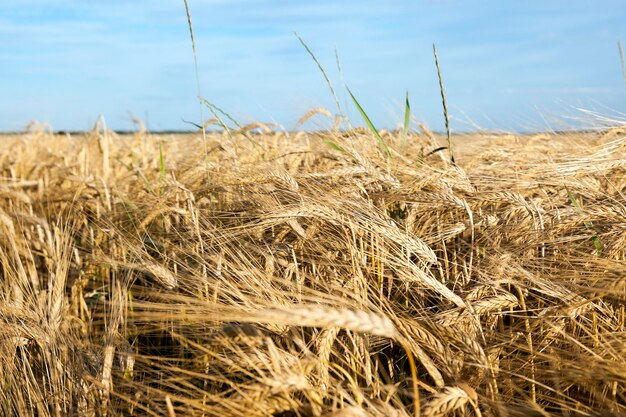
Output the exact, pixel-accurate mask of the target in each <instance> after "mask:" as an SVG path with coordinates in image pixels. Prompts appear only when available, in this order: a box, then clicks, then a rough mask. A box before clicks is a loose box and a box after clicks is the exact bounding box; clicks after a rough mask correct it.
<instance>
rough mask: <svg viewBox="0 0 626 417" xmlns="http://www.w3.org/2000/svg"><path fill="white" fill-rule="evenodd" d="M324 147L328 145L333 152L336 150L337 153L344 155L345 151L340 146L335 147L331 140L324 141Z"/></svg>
mask: <svg viewBox="0 0 626 417" xmlns="http://www.w3.org/2000/svg"><path fill="white" fill-rule="evenodd" d="M326 145H328V146H329V147H330V148H331V149H334V150H336V151H338V152H341V153H346V150H345V149H344V148H342V147H341V146H339V145H337V144H336V143H335V142H333V141H332V140H327V141H326Z"/></svg>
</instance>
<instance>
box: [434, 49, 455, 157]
mask: <svg viewBox="0 0 626 417" xmlns="http://www.w3.org/2000/svg"><path fill="white" fill-rule="evenodd" d="M433 55H434V56H435V66H436V67H437V77H438V78H439V92H440V93H441V104H442V105H443V117H444V119H445V122H446V135H447V138H448V153H449V154H450V163H452V165H456V162H455V160H454V153H453V152H452V133H451V130H450V114H449V113H448V103H447V101H446V90H445V89H444V88H443V77H442V76H441V68H440V67H439V57H438V56H437V47H435V44H434V43H433Z"/></svg>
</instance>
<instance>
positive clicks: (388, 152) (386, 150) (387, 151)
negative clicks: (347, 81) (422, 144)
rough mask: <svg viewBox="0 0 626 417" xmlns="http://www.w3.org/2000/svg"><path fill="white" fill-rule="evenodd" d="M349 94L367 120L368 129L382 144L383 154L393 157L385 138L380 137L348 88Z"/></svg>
mask: <svg viewBox="0 0 626 417" xmlns="http://www.w3.org/2000/svg"><path fill="white" fill-rule="evenodd" d="M346 88H347V87H346ZM348 93H349V94H350V97H351V98H352V101H353V102H354V105H355V106H356V108H357V109H358V110H359V113H361V116H362V117H363V120H365V123H366V124H367V127H369V128H370V130H371V131H372V133H373V134H374V136H375V137H376V139H377V140H378V143H379V144H380V147H381V148H383V152H384V153H385V155H386V156H391V152H390V151H389V147H387V144H386V143H385V141H384V140H383V138H382V137H381V136H380V133H378V130H377V129H376V127H374V124H373V123H372V121H371V120H370V118H369V117H368V116H367V113H365V110H363V107H361V105H360V104H359V102H358V101H357V99H356V97H354V94H352V91H350V89H349V88H348Z"/></svg>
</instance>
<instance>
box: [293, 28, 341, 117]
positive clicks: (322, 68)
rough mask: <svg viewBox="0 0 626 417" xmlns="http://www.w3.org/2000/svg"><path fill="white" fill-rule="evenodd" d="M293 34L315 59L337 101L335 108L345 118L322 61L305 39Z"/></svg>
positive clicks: (295, 33)
mask: <svg viewBox="0 0 626 417" xmlns="http://www.w3.org/2000/svg"><path fill="white" fill-rule="evenodd" d="M293 34H294V35H296V38H298V40H299V41H300V43H301V44H302V46H304V49H306V51H307V52H308V53H309V55H310V56H311V58H313V61H315V63H316V64H317V68H319V70H320V71H321V73H322V75H323V76H324V79H325V80H326V84H328V88H329V89H330V92H331V93H332V95H333V98H334V99H335V106H337V111H338V112H339V114H340V115H341V116H343V111H342V110H341V106H340V105H339V99H338V98H337V94H336V93H335V88H334V87H333V83H332V82H331V81H330V78H328V75H327V74H326V71H325V70H324V67H323V66H322V64H321V63H320V61H319V60H318V59H317V57H316V56H315V54H314V53H313V51H311V48H309V46H308V45H307V44H306V43H305V42H304V39H302V38H301V37H300V35H298V32H293Z"/></svg>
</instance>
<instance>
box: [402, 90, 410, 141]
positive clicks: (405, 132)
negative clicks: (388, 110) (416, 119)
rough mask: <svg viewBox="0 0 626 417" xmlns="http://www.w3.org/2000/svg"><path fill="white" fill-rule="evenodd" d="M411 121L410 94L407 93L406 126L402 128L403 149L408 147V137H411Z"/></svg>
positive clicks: (405, 105) (405, 104)
mask: <svg viewBox="0 0 626 417" xmlns="http://www.w3.org/2000/svg"><path fill="white" fill-rule="evenodd" d="M410 121H411V105H410V104H409V92H408V91H407V92H406V101H405V103H404V126H403V127H402V147H403V148H404V147H405V146H406V141H407V137H408V135H409V122H410Z"/></svg>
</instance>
